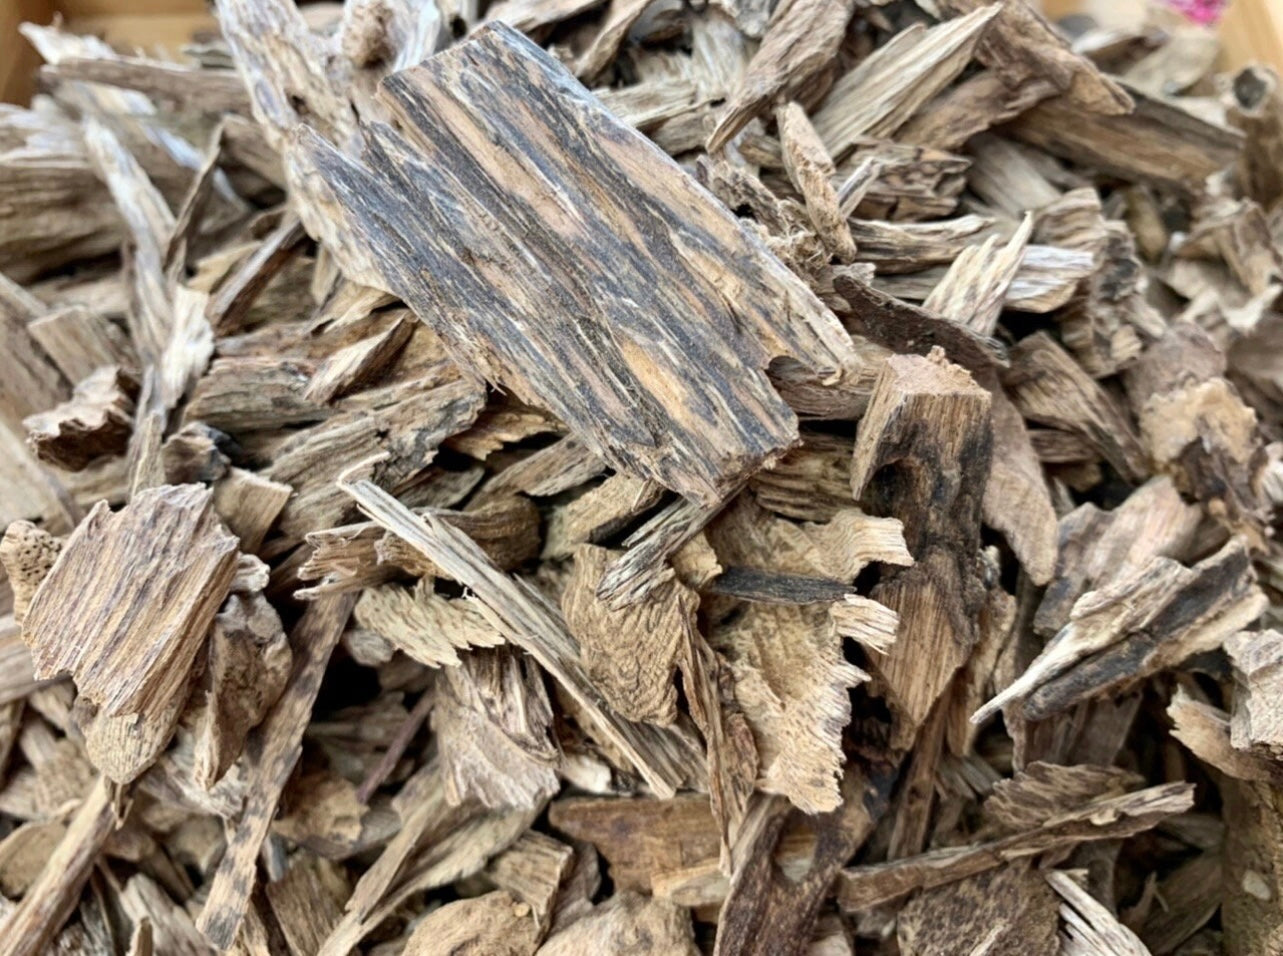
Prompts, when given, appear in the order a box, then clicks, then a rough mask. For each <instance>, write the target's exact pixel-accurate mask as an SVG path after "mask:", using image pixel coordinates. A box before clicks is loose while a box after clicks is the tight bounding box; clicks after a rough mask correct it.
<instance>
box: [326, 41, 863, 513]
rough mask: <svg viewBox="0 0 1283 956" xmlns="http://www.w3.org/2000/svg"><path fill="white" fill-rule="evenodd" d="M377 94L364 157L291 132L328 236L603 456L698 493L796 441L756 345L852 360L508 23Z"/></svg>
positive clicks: (773, 275)
mask: <svg viewBox="0 0 1283 956" xmlns="http://www.w3.org/2000/svg"><path fill="white" fill-rule="evenodd" d="M384 94H385V100H386V103H387V106H388V107H389V108H390V109H391V110H392V111H393V113H394V114H395V115H396V116H397V117H398V119H399V120H400V121H401V124H402V133H401V134H398V133H396V132H394V131H392V130H391V129H389V128H388V127H385V126H380V125H378V124H373V125H368V126H366V127H365V129H366V134H367V137H366V138H367V143H366V151H365V155H364V158H363V161H362V162H360V163H355V162H353V161H350V160H348V159H346V158H344V157H342V156H341V155H340V154H338V153H337V152H336V151H335V150H333V149H332V148H330V147H328V146H326V145H325V144H324V143H323V142H322V141H320V140H319V139H317V138H316V137H312V138H311V139H310V140H309V141H308V142H307V145H308V150H309V155H310V158H311V161H312V162H314V163H315V164H316V167H317V169H318V170H319V172H320V175H321V177H322V178H323V179H324V180H325V181H326V182H327V183H328V185H329V191H330V200H329V205H328V210H329V211H330V212H331V214H332V215H333V216H334V217H335V220H336V221H335V224H334V227H333V229H332V233H333V236H327V237H326V238H327V239H330V238H333V239H334V240H335V241H336V243H337V246H338V248H339V249H340V250H341V251H342V253H343V254H344V255H345V256H348V257H351V258H352V259H353V260H354V261H356V262H358V263H361V264H363V265H366V266H373V267H375V268H377V269H378V270H379V271H380V273H381V275H382V277H383V280H384V281H385V282H386V284H387V286H388V287H389V288H391V289H392V290H393V291H395V292H396V293H397V294H399V295H401V296H402V298H404V299H405V300H406V301H407V302H408V303H409V304H410V305H411V306H412V307H413V308H414V309H415V311H416V312H417V313H418V314H419V315H420V316H421V317H422V318H423V319H425V320H426V321H428V322H429V323H431V324H432V325H433V326H434V328H435V329H436V330H437V331H438V332H439V333H441V335H442V337H443V338H444V339H445V340H446V342H447V343H448V345H449V346H450V348H451V351H452V353H453V355H454V357H455V358H456V359H458V360H459V361H461V362H462V363H464V364H466V365H468V366H470V367H471V368H473V369H475V370H476V371H478V372H480V373H481V374H483V375H484V376H485V377H486V378H487V379H489V380H491V381H494V382H496V383H499V384H501V385H503V386H504V387H506V388H510V389H511V390H512V391H513V392H515V393H516V394H517V395H518V396H519V397H520V398H521V399H522V400H523V401H527V402H529V403H531V404H537V405H542V406H544V407H547V408H548V409H550V410H551V411H552V412H553V413H554V414H556V415H557V417H558V418H560V419H561V420H563V421H565V422H566V423H567V424H568V425H569V426H570V427H571V429H572V431H574V433H575V434H576V436H577V437H579V438H580V439H582V440H584V441H586V442H588V443H589V444H590V447H593V450H594V451H599V452H600V453H601V454H602V455H603V456H604V457H606V459H607V460H608V461H610V462H611V464H613V465H615V466H616V467H618V468H619V469H621V470H624V471H628V472H630V473H632V474H634V475H636V476H638V477H648V478H653V479H654V480H656V481H658V482H659V483H661V484H663V485H665V486H666V487H669V488H672V489H673V490H674V491H678V492H680V493H682V494H684V495H687V496H690V497H692V498H694V499H696V500H698V501H701V502H703V503H705V504H712V503H713V502H715V501H718V500H720V499H721V498H722V497H723V496H724V495H725V494H726V493H727V492H728V491H730V490H731V489H733V488H734V487H736V486H737V484H738V483H740V482H741V481H742V480H743V478H744V477H745V475H746V473H747V472H749V471H751V470H752V469H753V468H754V467H756V466H758V465H760V464H762V463H764V462H768V461H770V460H772V459H773V458H774V457H776V456H778V455H779V454H780V453H781V452H782V451H784V450H785V449H786V448H788V447H789V446H790V445H792V444H793V443H794V442H795V441H796V435H797V427H796V422H795V419H794V418H793V413H792V412H791V411H790V410H789V409H788V407H787V405H786V404H785V403H784V401H783V400H782V399H781V398H780V397H779V395H778V394H776V393H775V391H774V390H773V389H772V388H771V386H770V383H769V380H768V378H767V376H766V375H765V374H764V370H765V368H766V366H767V365H768V364H769V363H770V362H771V361H772V359H775V358H777V357H780V356H788V357H791V358H793V359H796V360H798V361H800V362H801V363H803V364H804V365H806V366H807V367H808V368H811V369H813V370H814V371H815V372H816V373H818V374H819V375H820V376H821V377H822V378H826V379H830V380H834V379H837V378H839V377H840V376H841V375H842V374H843V371H844V369H846V368H847V366H849V365H852V364H853V363H854V362H855V358H854V355H853V352H852V350H851V347H850V343H849V340H848V338H847V336H846V335H845V333H844V332H843V331H842V330H841V327H840V326H839V325H838V323H837V322H836V320H835V319H834V317H833V316H832V314H831V313H830V312H829V311H828V310H827V309H826V308H824V306H823V305H821V304H820V302H819V300H818V299H816V298H815V296H814V295H813V294H812V293H811V292H810V291H809V290H808V289H807V288H806V287H805V286H804V285H803V284H802V283H801V282H800V281H799V280H798V279H797V278H796V277H795V276H794V275H793V274H792V273H790V272H788V270H786V269H785V268H784V267H783V266H782V264H781V263H780V262H779V261H778V260H776V259H775V258H774V257H772V256H771V255H769V253H767V251H766V249H765V247H764V246H763V245H762V244H761V242H760V240H758V239H757V238H756V237H755V236H754V235H753V234H752V233H751V232H750V231H749V230H747V229H746V228H745V227H744V226H743V225H742V224H741V223H740V222H739V221H738V220H736V219H735V218H734V217H733V216H731V215H730V214H729V212H727V211H726V210H725V209H723V208H721V207H719V206H718V205H717V204H716V203H714V202H712V201H711V200H710V198H709V196H708V195H707V194H706V193H705V192H704V191H703V190H702V189H700V188H699V187H698V186H696V184H695V183H694V181H693V180H691V179H690V178H689V176H687V175H686V174H685V173H684V172H682V171H681V170H680V169H679V168H678V167H677V166H676V165H675V164H674V163H673V162H672V160H670V159H669V158H668V157H667V156H665V155H664V154H663V153H661V152H660V151H659V150H657V149H656V148H655V147H654V146H653V145H651V144H649V143H647V142H646V141H645V140H644V139H643V138H642V137H641V136H640V135H639V134H637V133H636V132H634V131H633V130H631V129H628V128H626V127H624V126H622V125H620V124H619V123H618V121H616V120H615V119H613V118H612V117H611V116H610V114H608V113H607V112H605V111H604V110H603V109H602V107H601V106H600V105H599V104H598V103H597V102H595V101H594V100H593V99H592V98H591V97H589V96H588V95H586V94H585V93H584V91H583V90H582V89H579V88H577V85H576V84H575V82H574V81H573V79H572V78H571V77H570V76H569V74H568V73H566V71H565V70H564V69H563V68H562V67H561V66H559V65H558V64H556V63H555V62H554V61H553V60H552V59H551V58H549V57H548V56H547V55H546V54H545V53H543V52H542V51H540V50H539V49H538V48H537V47H535V46H534V45H533V44H531V43H530V42H529V41H528V40H526V39H524V38H523V37H521V36H519V35H517V34H516V33H515V32H514V31H512V30H511V29H509V28H507V27H504V26H490V27H487V28H486V29H484V30H482V31H480V32H478V33H477V34H476V35H475V36H474V37H473V38H472V39H471V40H469V41H468V42H466V43H464V44H461V45H459V46H457V47H454V48H453V49H451V50H449V51H447V52H445V53H443V54H440V55H438V56H437V57H434V58H433V59H431V60H429V61H427V62H426V63H424V64H423V65H422V66H419V67H415V68H412V69H410V70H407V71H403V72H402V73H399V74H396V75H395V76H394V77H392V78H390V79H389V80H388V81H387V83H386V84H385V86H384ZM411 236H415V237H417V238H415V239H414V241H413V242H412V243H407V241H406V240H407V237H411ZM460 250H467V252H466V254H461V253H460ZM607 250H610V251H607ZM784 315H787V316H789V321H787V322H784V321H781V318H780V317H781V316H784ZM679 317H680V318H679ZM691 355H700V356H702V360H701V363H700V366H699V375H698V377H697V378H696V377H693V376H692V371H693V367H692V366H691V365H690V364H689V363H688V361H687V359H688V357H689V356H691ZM572 383H573V384H572Z"/></svg>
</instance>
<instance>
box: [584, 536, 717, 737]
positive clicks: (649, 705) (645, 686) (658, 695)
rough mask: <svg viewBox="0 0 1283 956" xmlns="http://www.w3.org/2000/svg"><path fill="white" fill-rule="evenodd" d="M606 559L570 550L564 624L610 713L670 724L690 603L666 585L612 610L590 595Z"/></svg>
mask: <svg viewBox="0 0 1283 956" xmlns="http://www.w3.org/2000/svg"><path fill="white" fill-rule="evenodd" d="M611 558H612V552H610V551H608V550H607V549H605V548H598V547H595V546H593V545H582V546H580V547H579V548H577V549H576V550H575V554H574V564H573V569H572V571H571V574H570V580H569V581H567V583H566V589H565V591H564V592H563V593H562V596H561V609H562V613H563V614H564V615H565V617H566V626H567V627H568V628H569V629H570V633H571V634H572V635H574V637H575V640H576V641H578V642H579V654H580V660H581V661H582V663H583V666H584V670H585V672H586V674H587V676H588V679H589V680H590V681H592V683H593V684H594V685H595V686H596V687H597V689H598V690H599V692H600V693H601V695H602V696H603V697H604V698H605V699H606V700H607V702H609V704H610V705H611V707H612V708H614V710H615V711H617V712H618V713H619V714H621V715H622V716H624V717H626V718H628V719H629V720H640V721H647V722H650V723H654V724H659V725H667V724H671V723H673V721H675V720H676V719H677V688H676V686H675V684H674V683H673V676H674V674H675V672H676V670H677V659H678V655H679V653H680V651H681V649H682V647H683V645H684V643H685V641H687V640H689V635H688V632H689V631H690V630H692V629H693V628H694V626H695V620H694V619H695V610H696V607H697V606H698V603H699V602H698V598H697V597H696V595H695V594H694V592H692V591H690V590H689V589H688V588H686V587H685V586H684V585H682V584H681V583H680V582H679V581H676V580H670V581H666V582H664V584H662V585H660V586H659V587H657V588H656V589H655V590H653V591H652V592H651V593H650V594H649V595H647V598H646V600H645V601H643V602H641V603H638V604H632V605H629V606H627V607H624V608H621V609H619V610H612V609H611V608H610V606H609V605H608V604H606V602H604V601H602V600H601V599H600V598H598V597H597V593H596V592H597V586H598V584H600V583H601V578H602V576H603V575H604V574H605V572H606V567H607V565H608V563H609V562H610V560H611ZM625 642H626V643H625Z"/></svg>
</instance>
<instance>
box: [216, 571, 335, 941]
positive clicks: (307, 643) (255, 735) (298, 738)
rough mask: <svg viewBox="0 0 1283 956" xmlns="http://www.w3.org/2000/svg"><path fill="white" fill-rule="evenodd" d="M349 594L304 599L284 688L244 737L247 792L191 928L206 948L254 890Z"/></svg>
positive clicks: (229, 931)
mask: <svg viewBox="0 0 1283 956" xmlns="http://www.w3.org/2000/svg"><path fill="white" fill-rule="evenodd" d="M352 604H353V599H352V598H351V597H350V596H348V595H334V596H327V597H322V598H319V599H317V600H316V601H314V602H313V603H311V604H309V605H308V607H307V609H306V610H305V611H304V612H303V617H302V619H301V620H300V621H299V623H298V624H297V625H296V626H295V628H294V630H293V632H292V633H291V635H290V637H291V640H290V646H291V650H292V651H293V657H294V664H293V668H292V670H291V672H290V677H289V681H288V682H287V683H286V685H285V690H284V691H283V692H282V694H281V696H280V697H279V698H278V699H277V701H276V703H275V704H274V705H273V706H272V709H271V710H269V711H268V713H267V715H266V717H264V719H263V722H262V723H261V724H260V725H259V726H258V727H257V728H256V729H255V730H254V731H253V732H252V733H251V735H250V737H249V738H248V739H247V741H246V746H245V753H246V757H247V777H248V791H247V794H246V799H245V805H244V809H243V810H242V812H241V816H240V819H239V820H238V821H237V822H236V824H235V826H234V827H233V828H232V829H231V830H230V831H229V833H228V837H227V850H226V852H225V854H224V856H223V859H222V861H221V862H220V863H219V865H218V870H217V871H216V872H215V874H214V876H213V879H212V880H211V881H210V888H209V895H208V896H207V897H206V900H205V904H204V906H203V907H202V909H201V913H200V918H199V919H198V920H197V924H196V925H197V927H198V928H199V929H200V931H201V933H202V934H203V935H204V936H205V938H206V939H207V940H209V941H210V942H211V943H212V944H213V945H215V946H217V947H219V948H220V949H227V948H228V947H229V946H230V945H231V944H232V941H233V940H234V939H235V938H236V931H237V928H238V927H239V926H240V924H241V921H242V919H243V918H244V916H245V908H246V906H247V905H248V903H249V897H250V893H251V892H252V891H253V888H254V876H255V861H256V859H257V857H258V852H259V849H260V847H261V846H262V844H263V840H264V839H265V838H266V837H267V831H268V827H269V826H270V825H271V822H272V816H273V815H274V813H275V812H276V804H277V801H278V800H279V799H280V795H281V791H282V789H283V788H284V787H285V783H286V781H287V780H288V779H289V776H290V774H291V773H292V772H293V770H294V765H295V764H296V763H297V762H298V758H299V755H300V754H301V752H302V740H303V731H304V729H305V727H306V725H307V722H308V719H309V717H310V715H311V712H312V704H313V703H314V702H315V700H316V695H317V692H318V691H319V690H320V687H321V678H322V677H323V676H324V673H325V666H326V664H327V663H328V661H329V659H330V652H331V651H332V650H333V649H334V646H335V645H336V644H337V643H338V640H339V637H340V635H341V634H342V633H343V628H344V626H345V625H346V623H347V619H348V616H349V615H350V614H351V611H352Z"/></svg>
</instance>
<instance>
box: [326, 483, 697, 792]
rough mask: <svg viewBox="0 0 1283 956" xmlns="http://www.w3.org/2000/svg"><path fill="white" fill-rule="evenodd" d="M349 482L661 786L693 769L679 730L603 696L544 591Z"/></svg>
mask: <svg viewBox="0 0 1283 956" xmlns="http://www.w3.org/2000/svg"><path fill="white" fill-rule="evenodd" d="M343 487H344V490H346V491H347V492H348V494H350V495H351V496H352V497H353V499H354V500H355V501H356V502H357V504H358V505H360V507H361V510H362V511H364V512H365V513H366V514H367V515H369V516H370V517H371V518H372V519H374V520H375V521H376V522H378V523H379V524H380V525H382V526H383V527H384V528H386V529H387V530H388V531H391V532H392V533H393V534H395V535H397V537H399V538H401V539H402V540H404V541H405V542H406V543H407V544H409V545H410V546H411V547H413V548H415V549H416V550H418V551H420V552H421V553H422V554H423V555H424V557H426V558H428V559H429V560H430V561H432V562H433V563H434V564H436V565H439V566H440V567H441V568H442V569H443V570H444V571H445V572H446V573H447V574H449V575H450V576H451V577H452V578H453V579H454V580H456V581H458V582H459V583H460V584H462V585H463V586H464V587H466V588H468V589H469V590H471V591H472V592H473V594H474V595H475V596H476V598H477V604H478V607H479V608H480V610H481V611H482V613H483V614H484V615H485V617H486V618H487V619H488V620H489V621H490V622H491V623H492V624H493V625H494V626H495V627H496V628H498V630H499V631H500V633H502V634H503V635H504V637H506V638H507V639H508V640H509V641H511V642H512V643H513V644H516V645H517V646H518V647H521V648H522V649H524V650H525V651H527V652H528V653H529V654H530V655H531V656H532V657H534V658H535V660H537V661H538V662H539V663H540V665H541V666H542V667H543V668H544V669H545V670H547V671H548V673H549V674H551V675H552V676H553V677H554V678H556V679H557V681H558V682H559V683H560V684H561V685H562V686H563V687H564V688H565V689H566V691H567V692H568V693H569V694H570V695H571V696H572V697H573V698H574V699H575V700H576V701H577V702H578V703H579V704H580V705H581V706H582V707H583V712H584V713H585V714H586V715H587V716H588V717H589V718H590V719H591V721H592V727H591V728H590V729H591V730H592V731H595V732H599V733H601V734H602V735H603V736H604V737H605V739H607V740H608V741H609V742H610V743H611V744H612V745H613V746H615V747H618V748H619V749H620V751H621V752H623V753H624V754H625V755H626V756H627V757H628V759H629V760H630V761H631V762H632V763H633V765H634V766H635V767H636V768H637V771H638V772H639V773H640V774H641V775H642V776H643V777H644V778H645V779H646V782H647V783H648V784H650V786H651V787H653V788H654V790H655V792H656V793H658V794H660V795H662V796H672V794H673V793H674V792H676V787H677V786H679V785H680V783H681V781H682V780H683V779H684V778H685V777H686V775H687V771H688V770H689V767H684V766H682V757H683V756H687V757H690V756H695V755H692V754H685V755H684V754H683V753H682V750H681V749H680V748H675V747H674V739H675V738H668V737H666V736H665V735H664V734H663V732H662V731H660V730H659V729H658V728H654V727H650V726H648V725H646V724H638V723H633V722H632V721H630V720H627V719H625V718H623V717H621V716H620V715H619V714H618V713H617V712H616V711H615V710H614V709H613V708H612V707H611V706H610V705H609V704H608V703H607V702H606V701H605V700H604V699H602V697H601V695H600V692H599V691H598V690H597V688H596V687H595V686H594V685H593V683H592V682H591V681H590V680H589V678H588V675H587V674H586V673H585V672H584V670H583V666H582V665H581V663H580V649H579V646H578V643H577V642H576V640H575V638H574V637H573V636H572V635H571V633H570V632H569V630H568V629H567V628H566V623H565V621H564V619H563V618H562V616H561V614H560V612H558V610H557V609H556V608H555V607H553V606H552V605H551V604H549V602H548V601H547V599H546V598H544V597H543V596H542V595H541V594H540V593H539V592H538V591H535V590H534V589H533V588H531V587H530V586H529V585H527V584H525V582H523V581H521V580H519V579H517V578H514V577H511V576H509V575H506V574H504V573H503V572H501V571H500V570H499V569H498V568H497V567H495V565H494V564H493V562H491V561H490V559H489V558H487V557H486V556H485V553H484V552H482V550H481V549H480V548H478V547H477V545H476V543H475V542H473V541H472V539H471V538H469V537H468V536H467V535H465V534H463V533H462V532H460V531H458V530H457V529H455V528H453V527H451V526H450V525H449V524H447V523H446V522H444V521H442V520H441V519H440V518H438V517H436V516H435V515H433V514H431V513H428V514H425V515H422V516H418V515H415V514H414V513H413V512H411V511H410V510H409V509H408V508H406V507H405V506H404V505H403V504H401V503H400V502H399V501H397V500H396V499H395V498H393V497H392V496H391V495H389V494H388V493H387V492H386V491H384V490H383V489H381V488H379V487H378V486H377V485H374V484H372V483H371V482H368V481H358V482H354V483H352V484H346V483H345V484H344V485H343ZM700 769H701V770H702V768H700Z"/></svg>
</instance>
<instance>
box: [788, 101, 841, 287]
mask: <svg viewBox="0 0 1283 956" xmlns="http://www.w3.org/2000/svg"><path fill="white" fill-rule="evenodd" d="M775 125H776V126H777V127H778V129H779V135H780V146H781V147H782V149H783V151H784V168H785V169H786V170H787V171H788V175H789V179H790V180H792V182H793V185H794V187H796V189H797V191H798V192H800V193H801V194H802V198H803V200H805V202H806V212H807V215H809V216H810V217H811V224H812V225H814V226H815V231H816V232H817V233H818V234H819V237H820V239H821V241H823V243H824V245H825V246H826V247H827V248H828V250H829V251H830V252H831V253H833V255H835V256H836V257H837V258H838V260H839V261H841V262H850V261H851V260H852V259H854V258H855V240H854V239H852V238H851V227H850V226H849V225H847V222H846V219H847V217H846V216H844V215H843V214H842V210H841V208H840V207H839V204H838V195H837V191H836V190H835V189H834V188H833V183H832V182H831V180H832V179H833V177H834V176H835V175H836V171H835V170H834V168H833V159H832V157H831V156H829V153H828V150H827V149H826V148H825V146H824V143H823V142H822V141H821V140H820V138H819V135H818V134H817V133H816V131H815V127H814V126H812V125H811V121H810V120H809V119H807V116H806V110H804V109H803V108H802V106H801V104H799V103H797V102H796V101H791V102H789V103H786V104H784V105H783V106H781V107H779V108H777V109H776V111H775Z"/></svg>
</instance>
